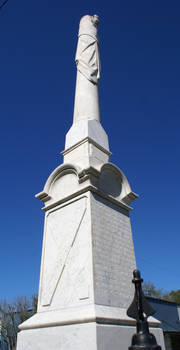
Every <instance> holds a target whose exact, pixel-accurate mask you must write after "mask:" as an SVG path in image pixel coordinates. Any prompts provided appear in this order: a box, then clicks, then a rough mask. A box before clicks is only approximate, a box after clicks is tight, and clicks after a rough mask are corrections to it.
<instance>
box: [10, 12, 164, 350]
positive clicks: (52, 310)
mask: <svg viewBox="0 0 180 350" xmlns="http://www.w3.org/2000/svg"><path fill="white" fill-rule="evenodd" d="M97 26H98V16H96V15H94V16H84V17H83V18H82V19H81V21H80V27H79V37H78V46H77V52H76V59H75V60H76V65H77V80H76V94H75V105H74V118H73V125H72V127H71V128H70V130H69V132H68V133H67V135H66V144H65V150H64V151H63V152H62V154H63V156H64V163H63V164H62V165H60V166H58V167H57V168H56V169H55V170H54V171H53V172H52V174H51V175H50V176H49V178H48V179H47V182H46V184H45V186H44V189H43V191H42V192H40V193H39V194H37V195H36V197H37V198H38V199H40V200H41V201H42V202H44V208H43V209H44V211H45V224H44V239H43V248H42V262H41V274H40V286H39V298H38V310H37V314H36V315H34V316H33V317H31V318H30V319H29V320H27V321H25V322H24V323H22V324H21V325H20V330H21V332H20V333H19V335H18V347H17V349H18V350H46V349H52V350H84V349H87V350H109V349H112V350H121V349H122V350H125V349H128V346H129V345H130V342H131V335H132V334H133V333H134V324H135V323H134V320H133V319H131V318H128V317H127V315H126V310H127V307H128V306H129V304H130V302H131V300H132V296H133V289H132V288H133V287H132V283H131V278H132V277H131V276H132V271H133V270H134V269H135V266H136V263H135V256H134V247H133V241H132V234H131V225H130V218H129V212H130V210H131V207H130V203H131V202H132V201H133V200H134V199H136V197H137V195H136V194H135V193H134V192H132V190H131V187H130V185H129V183H128V180H127V178H126V177H125V175H124V174H123V173H122V171H121V170H120V169H119V168H118V167H116V166H115V165H113V164H111V163H109V156H110V154H111V153H110V151H109V144H108V137H107V135H106V133H105V131H104V129H103V127H102V125H101V123H100V112H99V100H98V83H99V79H100V59H99V48H98V36H97ZM152 324H153V325H154V332H155V335H156V338H157V341H158V343H160V344H162V341H160V337H161V336H162V333H161V330H160V329H159V328H158V327H159V324H158V323H157V322H156V320H153V319H152Z"/></svg>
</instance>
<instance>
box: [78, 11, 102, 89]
mask: <svg viewBox="0 0 180 350" xmlns="http://www.w3.org/2000/svg"><path fill="white" fill-rule="evenodd" d="M98 23H99V18H98V16H97V15H94V16H89V15H86V16H84V17H82V18H81V21H80V24H79V35H78V37H79V39H78V45H77V51H76V57H75V61H76V65H77V69H78V71H79V72H80V73H81V74H83V75H84V76H85V77H86V78H87V79H88V80H89V81H91V82H92V83H93V84H98V82H99V79H100V59H99V48H98V37H97V26H98Z"/></svg>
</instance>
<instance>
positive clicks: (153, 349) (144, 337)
mask: <svg viewBox="0 0 180 350" xmlns="http://www.w3.org/2000/svg"><path fill="white" fill-rule="evenodd" d="M142 282H143V279H142V278H141V274H140V271H139V270H134V271H133V280H132V283H134V286H135V293H134V299H133V301H132V304H131V305H130V306H129V308H128V310H127V315H128V316H129V317H132V318H134V319H135V320H136V322H137V323H136V330H137V333H136V334H134V335H133V337H132V343H131V346H130V347H129V350H161V347H160V346H159V345H157V342H156V338H155V336H154V335H153V334H151V333H150V332H149V325H148V322H147V318H148V317H149V316H151V315H154V313H155V310H154V309H153V308H152V306H151V305H150V304H149V303H148V302H147V300H146V298H145V296H144V294H143V291H142V287H141V283H142Z"/></svg>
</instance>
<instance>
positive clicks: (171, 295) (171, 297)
mask: <svg viewBox="0 0 180 350" xmlns="http://www.w3.org/2000/svg"><path fill="white" fill-rule="evenodd" d="M143 292H144V294H145V295H146V296H150V297H155V298H159V299H162V300H167V301H172V302H175V303H180V289H178V290H171V291H170V292H166V293H165V292H164V291H163V289H161V288H160V289H158V288H156V287H155V285H154V284H153V283H151V282H144V283H143Z"/></svg>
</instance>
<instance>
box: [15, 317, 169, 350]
mask: <svg viewBox="0 0 180 350" xmlns="http://www.w3.org/2000/svg"><path fill="white" fill-rule="evenodd" d="M150 331H151V332H152V333H154V335H155V336H156V339H157V341H158V344H161V346H162V350H165V349H164V345H163V334H162V332H160V331H159V329H158V328H157V329H156V328H151V329H150ZM134 332H135V328H134V327H132V326H131V327H129V326H125V327H124V326H121V325H118V326H117V325H103V324H96V323H95V322H92V323H84V324H73V325H65V326H60V327H58V326H56V327H46V328H40V329H30V330H26V331H21V332H20V333H19V334H18V349H17V350H25V349H26V350H32V349H33V350H46V349H47V348H50V349H52V350H59V349H60V350H84V349H87V350H109V349H112V350H124V349H128V347H129V346H130V343H131V337H132V335H133V334H134Z"/></svg>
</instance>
